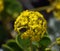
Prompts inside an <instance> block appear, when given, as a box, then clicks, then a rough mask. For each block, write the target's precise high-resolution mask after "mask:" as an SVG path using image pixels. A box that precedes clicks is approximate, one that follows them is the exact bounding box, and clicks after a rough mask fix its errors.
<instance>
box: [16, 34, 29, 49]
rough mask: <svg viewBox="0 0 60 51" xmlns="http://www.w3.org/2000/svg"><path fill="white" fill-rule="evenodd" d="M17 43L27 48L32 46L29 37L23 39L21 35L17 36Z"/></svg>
mask: <svg viewBox="0 0 60 51" xmlns="http://www.w3.org/2000/svg"><path fill="white" fill-rule="evenodd" d="M16 43H17V44H18V45H19V47H21V48H23V49H26V48H28V47H29V46H30V40H29V39H21V38H20V35H17V36H16Z"/></svg>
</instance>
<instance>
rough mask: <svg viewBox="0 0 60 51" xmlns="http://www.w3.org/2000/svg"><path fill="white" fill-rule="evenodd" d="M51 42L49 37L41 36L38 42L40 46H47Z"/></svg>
mask: <svg viewBox="0 0 60 51" xmlns="http://www.w3.org/2000/svg"><path fill="white" fill-rule="evenodd" d="M50 43H51V40H50V38H49V37H43V38H42V39H41V40H40V41H39V44H40V46H43V47H47V46H48V45H49V44H50Z"/></svg>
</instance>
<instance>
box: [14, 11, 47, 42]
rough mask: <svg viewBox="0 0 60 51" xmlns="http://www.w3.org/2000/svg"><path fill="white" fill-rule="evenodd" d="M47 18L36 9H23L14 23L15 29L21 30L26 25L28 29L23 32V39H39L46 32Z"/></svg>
mask: <svg viewBox="0 0 60 51" xmlns="http://www.w3.org/2000/svg"><path fill="white" fill-rule="evenodd" d="M46 25H47V23H46V20H45V19H44V17H43V15H42V14H40V13H39V12H37V11H36V12H35V11H28V10H26V11H23V12H22V13H21V15H19V16H18V18H17V19H16V21H15V23H14V28H15V31H17V32H20V31H19V30H21V29H22V28H24V27H27V30H26V31H25V32H23V33H22V34H21V36H20V37H21V39H27V38H29V39H30V40H31V41H38V40H40V38H42V37H43V36H44V33H45V32H46V27H47V26H46Z"/></svg>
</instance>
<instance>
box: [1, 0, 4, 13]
mask: <svg viewBox="0 0 60 51" xmlns="http://www.w3.org/2000/svg"><path fill="white" fill-rule="evenodd" d="M3 9H4V6H3V0H0V12H1V11H3Z"/></svg>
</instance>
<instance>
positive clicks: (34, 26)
mask: <svg viewBox="0 0 60 51" xmlns="http://www.w3.org/2000/svg"><path fill="white" fill-rule="evenodd" d="M28 26H29V27H30V28H32V29H35V28H36V27H38V24H37V22H36V21H31V22H29V23H28Z"/></svg>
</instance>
